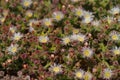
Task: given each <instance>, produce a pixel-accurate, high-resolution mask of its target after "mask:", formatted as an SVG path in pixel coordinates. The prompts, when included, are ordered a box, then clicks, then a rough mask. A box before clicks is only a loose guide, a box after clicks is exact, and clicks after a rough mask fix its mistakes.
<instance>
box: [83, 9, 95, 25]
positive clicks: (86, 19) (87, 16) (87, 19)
mask: <svg viewBox="0 0 120 80" xmlns="http://www.w3.org/2000/svg"><path fill="white" fill-rule="evenodd" d="M93 17H94V16H93V13H92V12H88V11H84V13H83V20H82V22H83V23H85V24H88V23H90V22H91V21H92V20H93Z"/></svg>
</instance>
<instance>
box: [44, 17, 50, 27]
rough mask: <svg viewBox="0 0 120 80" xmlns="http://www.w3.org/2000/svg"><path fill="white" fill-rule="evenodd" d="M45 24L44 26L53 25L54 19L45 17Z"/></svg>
mask: <svg viewBox="0 0 120 80" xmlns="http://www.w3.org/2000/svg"><path fill="white" fill-rule="evenodd" d="M43 24H44V26H47V27H49V26H51V25H52V20H51V19H50V18H45V19H43Z"/></svg>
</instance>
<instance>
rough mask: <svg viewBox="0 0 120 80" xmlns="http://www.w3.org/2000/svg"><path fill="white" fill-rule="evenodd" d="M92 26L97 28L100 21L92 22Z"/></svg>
mask: <svg viewBox="0 0 120 80" xmlns="http://www.w3.org/2000/svg"><path fill="white" fill-rule="evenodd" d="M92 25H93V26H96V27H98V26H99V25H100V21H98V20H95V21H92Z"/></svg>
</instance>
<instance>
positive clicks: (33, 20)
mask: <svg viewBox="0 0 120 80" xmlns="http://www.w3.org/2000/svg"><path fill="white" fill-rule="evenodd" d="M33 24H35V25H37V24H39V21H38V20H35V19H31V20H29V24H28V26H33Z"/></svg>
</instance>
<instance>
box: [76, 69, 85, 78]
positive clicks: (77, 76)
mask: <svg viewBox="0 0 120 80" xmlns="http://www.w3.org/2000/svg"><path fill="white" fill-rule="evenodd" d="M74 74H75V78H77V79H83V76H84V71H83V70H82V69H80V70H76V71H75V73H74Z"/></svg>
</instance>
